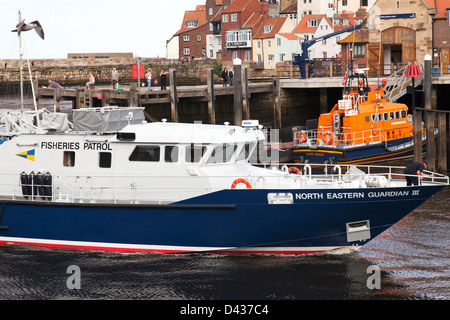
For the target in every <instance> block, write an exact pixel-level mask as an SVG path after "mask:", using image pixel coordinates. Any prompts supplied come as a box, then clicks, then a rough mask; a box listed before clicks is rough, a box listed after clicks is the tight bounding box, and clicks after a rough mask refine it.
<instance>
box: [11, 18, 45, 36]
mask: <svg viewBox="0 0 450 320" xmlns="http://www.w3.org/2000/svg"><path fill="white" fill-rule="evenodd" d="M31 29H34V30H35V31H36V33H37V34H38V35H39V37H41V38H42V40H44V29H42V26H41V24H40V23H39V21H33V22H31V23H25V20H21V21H20V22H19V23H18V24H17V26H16V29H15V30H12V31H11V32H17V33H18V35H20V33H21V32H22V31H30V30H31Z"/></svg>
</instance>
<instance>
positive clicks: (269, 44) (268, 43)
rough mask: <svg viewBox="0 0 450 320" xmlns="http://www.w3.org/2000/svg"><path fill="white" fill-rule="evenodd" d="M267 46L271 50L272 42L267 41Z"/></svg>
mask: <svg viewBox="0 0 450 320" xmlns="http://www.w3.org/2000/svg"><path fill="white" fill-rule="evenodd" d="M267 46H268V47H269V48H271V47H272V41H271V40H267Z"/></svg>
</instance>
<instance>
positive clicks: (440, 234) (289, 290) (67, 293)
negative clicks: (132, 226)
mask: <svg viewBox="0 0 450 320" xmlns="http://www.w3.org/2000/svg"><path fill="white" fill-rule="evenodd" d="M449 196H450V188H446V189H445V190H444V191H443V192H442V193H440V194H439V195H437V196H435V197H434V198H433V199H432V200H431V201H430V202H428V203H426V204H425V205H423V206H422V207H420V208H419V209H417V210H416V211H414V212H413V213H412V214H410V215H409V216H408V217H406V218H404V219H403V220H402V221H400V222H399V223H398V224H397V225H395V226H394V227H392V228H391V229H389V230H388V231H386V232H384V233H383V234H381V235H380V236H379V237H378V238H376V239H374V240H372V241H371V242H369V243H368V244H367V245H366V246H365V247H363V248H361V249H360V250H359V251H357V252H352V253H348V252H346V251H340V252H338V253H333V254H317V255H310V256H298V257H285V256H227V255H200V254H186V255H184V254H183V255H159V254H115V253H102V252H79V251H64V250H63V251H58V250H46V249H35V248H30V247H24V246H3V247H1V248H0V270H1V271H0V283H1V285H0V299H86V300H90V299H102V300H103V299H104V300H113V299H136V300H141V299H145V300H241V299H244V300H310V299H314V300H321V299H327V300H329V299H350V300H361V299H364V300H374V299H377V300H396V299H419V300H423V299H425V300H427V299H434V300H436V299H449V298H450V292H449V289H448V288H449V287H450V277H449V274H450V273H449V271H450V270H449V265H450V257H449V254H448V246H449V239H448V230H449V227H450V221H449V220H450V219H449V218H450V217H449V211H450V210H449V208H450V200H449V199H450V197H449ZM70 265H77V266H78V267H79V268H80V271H81V289H80V290H70V289H68V288H67V285H66V282H67V279H68V278H69V277H70V274H67V272H66V271H67V268H68V267H69V266H70ZM371 265H376V266H378V267H380V269H381V288H380V289H372V290H370V289H369V288H368V286H367V280H368V277H369V276H370V275H371V273H368V267H369V266H371Z"/></svg>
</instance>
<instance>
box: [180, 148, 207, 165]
mask: <svg viewBox="0 0 450 320" xmlns="http://www.w3.org/2000/svg"><path fill="white" fill-rule="evenodd" d="M185 151H186V156H185V160H186V162H190V163H193V162H200V160H201V159H202V157H203V155H204V154H205V151H206V146H202V145H196V144H191V145H189V146H186V150H185Z"/></svg>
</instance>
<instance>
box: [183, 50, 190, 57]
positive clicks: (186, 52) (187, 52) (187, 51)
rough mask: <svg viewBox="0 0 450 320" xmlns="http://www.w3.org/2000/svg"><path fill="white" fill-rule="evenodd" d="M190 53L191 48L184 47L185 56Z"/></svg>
mask: <svg viewBox="0 0 450 320" xmlns="http://www.w3.org/2000/svg"><path fill="white" fill-rule="evenodd" d="M190 54H191V49H189V48H184V55H185V56H189V55H190Z"/></svg>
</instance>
